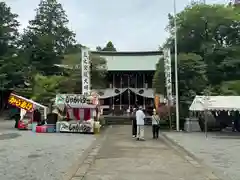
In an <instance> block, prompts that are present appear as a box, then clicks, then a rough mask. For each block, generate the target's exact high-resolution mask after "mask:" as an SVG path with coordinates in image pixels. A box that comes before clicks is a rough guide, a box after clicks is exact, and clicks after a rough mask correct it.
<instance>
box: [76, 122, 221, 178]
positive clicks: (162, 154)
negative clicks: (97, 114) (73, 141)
mask: <svg viewBox="0 0 240 180" xmlns="http://www.w3.org/2000/svg"><path fill="white" fill-rule="evenodd" d="M145 137H146V141H144V142H140V141H136V140H135V139H132V138H131V126H113V127H112V128H109V129H108V130H107V132H106V135H105V136H104V137H103V138H102V140H101V142H99V144H98V145H97V146H96V147H95V148H94V149H93V150H92V152H91V153H90V154H89V157H88V158H87V159H86V160H85V162H84V163H83V164H82V165H81V166H80V167H79V170H78V171H77V172H76V174H75V175H74V176H73V178H72V180H83V179H84V180H135V179H136V180H146V179H151V180H218V178H217V177H216V176H215V175H214V174H212V172H211V171H210V170H209V169H206V168H205V167H204V166H202V165H201V164H199V163H198V162H197V161H195V160H194V159H192V158H191V157H189V156H188V155H187V154H186V153H184V152H183V151H181V150H179V149H177V147H173V145H171V144H168V143H166V142H167V141H165V139H164V138H163V137H161V138H160V139H158V140H154V139H151V127H146V128H145Z"/></svg>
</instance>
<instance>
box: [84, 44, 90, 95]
mask: <svg viewBox="0 0 240 180" xmlns="http://www.w3.org/2000/svg"><path fill="white" fill-rule="evenodd" d="M90 88H91V82H90V58H89V50H88V49H87V48H82V94H83V95H86V96H87V95H89V93H90Z"/></svg>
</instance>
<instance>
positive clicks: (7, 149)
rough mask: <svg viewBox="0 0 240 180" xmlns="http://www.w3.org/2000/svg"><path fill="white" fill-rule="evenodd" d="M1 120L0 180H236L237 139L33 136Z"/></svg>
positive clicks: (239, 173)
mask: <svg viewBox="0 0 240 180" xmlns="http://www.w3.org/2000/svg"><path fill="white" fill-rule="evenodd" d="M13 126H14V122H13V121H2V120H0V179H1V180H19V179H21V180H46V179H47V180H70V179H71V180H101V179H102V180H106V179H113V180H115V179H117V180H128V179H133V180H134V179H138V180H141V179H144V180H145V179H152V180H154V179H156V180H157V179H161V180H165V179H166V180H178V179H181V180H220V179H221V180H239V178H240V168H239V167H240V159H239V157H240V156H239V150H240V145H239V142H240V138H239V137H240V136H238V135H237V134H235V135H231V136H229V135H226V134H225V135H224V134H220V133H209V135H208V138H207V139H206V138H205V136H204V134H203V133H174V132H162V133H161V134H162V135H161V138H160V139H159V140H153V139H151V127H146V128H145V129H146V130H145V136H146V141H145V142H137V141H135V140H134V139H132V138H131V126H113V127H109V128H108V129H107V130H106V132H105V133H103V134H102V135H83V134H71V133H69V134H65V133H64V134H61V133H42V134H41V133H33V132H31V131H19V130H16V129H14V128H13Z"/></svg>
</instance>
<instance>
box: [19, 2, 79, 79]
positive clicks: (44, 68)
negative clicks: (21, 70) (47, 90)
mask: <svg viewBox="0 0 240 180" xmlns="http://www.w3.org/2000/svg"><path fill="white" fill-rule="evenodd" d="M67 23H68V19H67V16H66V14H65V11H64V10H63V8H62V5H61V4H60V3H58V2H57V0H41V2H40V4H39V6H38V9H37V10H36V16H35V19H34V20H31V21H29V26H28V28H27V29H26V30H25V33H24V35H23V38H22V46H23V49H24V51H25V53H26V54H27V55H28V59H29V63H30V64H32V65H33V66H34V67H35V68H36V70H37V71H38V72H41V73H42V74H44V75H52V74H55V73H56V72H58V68H56V67H54V64H60V63H61V59H62V57H63V54H64V52H65V51H66V49H67V48H68V47H69V46H71V45H72V44H73V43H74V41H75V40H74V37H75V34H74V33H73V32H72V31H70V30H69V29H68V27H67Z"/></svg>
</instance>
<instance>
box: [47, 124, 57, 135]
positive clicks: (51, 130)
mask: <svg viewBox="0 0 240 180" xmlns="http://www.w3.org/2000/svg"><path fill="white" fill-rule="evenodd" d="M46 126H47V133H54V132H56V125H55V124H46Z"/></svg>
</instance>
